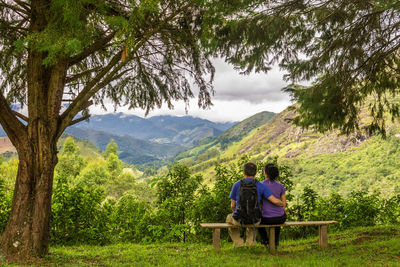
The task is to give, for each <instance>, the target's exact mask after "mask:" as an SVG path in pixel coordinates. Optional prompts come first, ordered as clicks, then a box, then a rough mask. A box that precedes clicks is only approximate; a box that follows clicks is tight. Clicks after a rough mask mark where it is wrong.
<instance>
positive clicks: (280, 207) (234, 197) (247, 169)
mask: <svg viewBox="0 0 400 267" xmlns="http://www.w3.org/2000/svg"><path fill="white" fill-rule="evenodd" d="M243 169H244V179H242V180H240V181H238V182H236V183H235V184H234V185H233V187H232V191H231V194H230V196H229V198H230V199H231V208H232V211H233V213H232V214H229V215H228V216H227V218H226V222H227V223H230V224H233V225H242V226H243V225H249V224H250V225H251V224H253V225H254V226H255V225H258V224H260V222H261V224H269V225H273V224H282V223H284V222H285V221H286V212H285V207H286V196H285V192H286V189H285V188H284V187H283V185H282V184H281V183H279V182H277V181H275V179H276V178H277V177H278V176H279V171H278V168H277V167H276V166H275V165H274V164H267V165H266V166H265V169H264V174H265V180H264V181H262V182H259V181H257V180H255V179H254V177H255V175H256V173H257V166H256V165H255V164H254V163H251V162H249V163H246V164H245V165H244V168H243ZM228 231H229V235H230V237H231V239H232V241H233V243H234V246H235V247H243V246H244V241H243V238H242V237H241V235H240V228H229V229H228ZM258 232H259V234H260V238H261V243H262V244H264V245H267V244H268V236H267V232H266V230H265V228H258ZM279 233H280V227H275V246H276V247H278V245H279ZM255 237H256V233H255V227H246V244H247V246H254V245H255V244H256V238H255Z"/></svg>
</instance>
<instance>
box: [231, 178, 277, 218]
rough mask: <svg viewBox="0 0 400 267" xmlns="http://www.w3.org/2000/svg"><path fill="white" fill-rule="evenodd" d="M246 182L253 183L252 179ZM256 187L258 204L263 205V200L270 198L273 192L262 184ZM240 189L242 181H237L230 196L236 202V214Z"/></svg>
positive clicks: (246, 179)
mask: <svg viewBox="0 0 400 267" xmlns="http://www.w3.org/2000/svg"><path fill="white" fill-rule="evenodd" d="M244 180H245V181H246V182H247V183H250V182H251V181H253V179H252V178H244ZM256 187H257V196H258V203H261V199H262V198H265V199H267V198H269V197H270V196H271V195H272V193H271V191H270V190H269V189H268V187H267V186H266V185H264V184H262V183H260V182H257V183H256ZM239 188H240V181H237V182H236V183H234V184H233V186H232V190H231V194H230V195H229V198H230V199H233V200H235V201H236V207H235V212H234V213H236V209H237V206H238V201H239Z"/></svg>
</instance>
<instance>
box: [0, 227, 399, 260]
mask: <svg viewBox="0 0 400 267" xmlns="http://www.w3.org/2000/svg"><path fill="white" fill-rule="evenodd" d="M317 240H318V237H316V236H314V237H310V238H307V239H300V240H283V241H282V242H281V245H280V247H279V250H278V251H277V252H276V253H274V254H271V253H269V252H268V251H267V250H266V249H265V247H263V246H261V245H257V246H255V247H254V248H242V249H234V248H233V247H232V243H226V242H223V243H222V250H221V251H219V252H218V251H214V250H213V249H212V245H211V234H210V243H209V244H203V243H185V244H183V243H162V244H115V245H109V246H73V247H53V248H51V250H50V253H49V255H47V256H46V257H45V258H44V259H42V260H41V261H40V263H35V265H38V264H39V265H41V266H229V265H230V266H400V226H378V227H363V228H356V229H352V230H348V231H345V232H340V233H335V234H331V235H329V247H328V248H326V249H320V248H319V247H318V243H317ZM1 266H11V265H7V264H6V263H4V262H3V263H2V264H1ZM15 266H16V265H15Z"/></svg>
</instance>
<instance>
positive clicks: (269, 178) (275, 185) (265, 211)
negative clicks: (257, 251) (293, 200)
mask: <svg viewBox="0 0 400 267" xmlns="http://www.w3.org/2000/svg"><path fill="white" fill-rule="evenodd" d="M264 175H265V180H264V181H262V183H263V184H265V185H266V186H267V187H268V188H269V190H271V192H272V195H273V196H275V197H276V198H278V199H280V200H281V201H282V202H283V207H279V206H275V205H274V204H272V203H271V202H269V201H268V200H266V199H263V205H262V218H261V224H282V223H284V222H285V221H286V211H285V208H286V195H285V193H286V189H285V187H283V185H282V184H281V183H280V182H277V181H276V180H275V179H276V178H277V177H279V170H278V167H276V166H275V165H274V164H272V163H269V164H267V165H265V168H264ZM258 232H259V234H260V237H261V243H262V244H264V245H268V243H269V241H268V236H267V232H266V230H265V228H258ZM280 232H281V228H280V227H275V247H276V248H277V247H278V245H279V234H280Z"/></svg>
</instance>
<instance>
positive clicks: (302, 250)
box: [0, 130, 400, 266]
mask: <svg viewBox="0 0 400 267" xmlns="http://www.w3.org/2000/svg"><path fill="white" fill-rule="evenodd" d="M255 132H257V130H255ZM390 147H392V148H393V147H394V145H393V144H392V145H390ZM372 149H375V148H372ZM249 160H250V158H249V157H248V156H243V157H240V158H239V159H238V160H237V161H236V162H235V163H234V164H232V163H230V164H217V165H216V166H215V169H214V171H215V178H213V180H212V183H213V184H212V186H208V185H207V184H205V183H204V182H203V177H202V175H200V174H192V173H191V171H190V169H189V167H188V166H186V165H182V164H175V165H172V166H170V167H169V169H168V170H167V172H166V173H165V174H161V175H158V176H157V178H154V179H151V180H149V179H147V180H139V179H138V178H137V177H139V176H140V175H141V173H138V172H136V173H135V170H127V169H124V168H123V164H122V162H121V161H120V160H119V159H118V146H117V145H116V143H115V142H113V141H112V142H110V143H109V144H108V146H107V148H106V151H105V152H103V153H102V154H101V155H98V156H97V157H96V158H95V157H93V156H87V157H83V156H82V155H81V152H80V149H79V147H78V146H77V145H76V144H75V142H74V140H73V139H72V138H71V137H68V138H67V139H66V140H65V142H64V146H63V148H62V151H61V153H60V155H59V162H58V165H57V167H56V172H55V186H54V192H53V199H52V217H51V232H50V234H51V239H50V242H51V244H52V246H54V247H52V248H51V253H50V254H49V255H48V256H47V257H45V258H44V259H42V260H40V264H44V265H46V264H47V265H71V264H72V265H77V266H84V265H90V264H92V265H102V266H115V265H124V264H125V265H126V264H130V265H131V264H132V263H133V265H135V264H136V265H138V266H143V265H144V266H148V265H202V266H209V265H221V264H224V265H225V264H230V263H233V262H236V263H237V262H239V265H240V264H241V265H243V266H245V265H249V264H250V265H254V264H263V265H265V263H266V262H268V263H267V264H270V265H280V266H286V265H293V264H295V265H300V266H310V265H311V266H313V265H314V266H317V265H318V266H321V265H328V266H331V265H333V266H335V265H349V266H353V265H360V264H388V265H391V264H394V263H395V262H396V261H395V260H396V259H397V258H396V257H399V256H400V255H398V254H396V253H398V251H399V250H398V248H399V244H398V241H399V239H400V228H399V225H400V194H397V195H394V196H393V197H388V196H385V197H381V196H379V195H377V194H373V193H372V194H371V193H368V192H366V191H359V190H355V191H352V192H351V193H349V194H348V195H347V196H344V195H340V194H330V195H329V196H321V195H320V192H317V191H314V190H313V189H312V188H311V187H309V186H308V187H305V188H304V189H303V190H302V192H301V193H300V194H299V195H293V194H292V192H293V188H294V187H296V183H293V181H294V180H295V179H296V177H294V176H293V170H292V168H290V167H289V166H287V165H283V164H278V162H277V160H278V159H277V158H273V159H270V160H269V161H272V162H275V164H277V165H278V167H279V169H280V174H281V175H280V178H279V179H280V182H282V183H283V184H284V186H285V187H286V188H287V189H288V195H287V199H288V207H287V214H288V220H291V221H296V220H337V221H338V222H339V224H338V225H332V226H330V227H329V229H330V232H331V233H332V235H331V236H330V247H329V248H328V249H326V250H320V249H319V248H318V247H317V242H316V240H317V237H316V234H317V227H292V228H285V229H284V230H283V231H282V234H281V237H282V239H283V242H282V243H281V249H280V250H279V252H278V254H277V255H271V254H269V253H268V252H266V251H265V248H264V247H261V246H260V245H258V246H257V247H256V248H252V249H250V250H249V249H242V250H234V249H232V245H231V244H230V243H228V241H229V238H228V234H227V231H223V232H222V234H221V238H222V242H223V246H222V248H223V249H222V251H221V252H220V253H218V252H214V251H212V249H211V245H210V243H211V233H210V230H209V229H203V228H200V227H199V223H200V222H223V221H225V218H226V215H227V214H229V213H230V212H231V211H230V206H229V198H228V196H229V193H230V190H231V188H232V185H233V183H234V182H236V181H238V180H240V179H241V178H242V166H243V164H244V163H245V162H247V161H249ZM264 164H265V162H262V161H259V162H257V165H258V167H259V172H258V174H257V179H259V180H262V179H264V177H263V174H262V172H261V169H262V166H263V165H264ZM17 166H18V162H17V160H16V159H12V160H9V161H5V160H2V161H0V168H2V169H3V170H9V171H10V172H0V173H1V174H2V176H1V177H0V178H1V179H0V227H1V228H0V229H4V227H5V223H6V221H7V218H8V213H9V211H10V207H11V197H12V190H11V189H12V188H13V184H10V183H11V181H12V179H15V175H16V170H17ZM149 172H150V171H149ZM360 226H364V227H369V228H357V227H360ZM176 242H178V243H176ZM128 243H139V244H128ZM94 245H102V247H98V246H94ZM106 245H107V246H106ZM71 246H72V247H71ZM377 248H378V250H379V256H376V254H373V255H375V257H372V256H371V257H369V256H368V257H365V256H364V253H369V252H370V251H376V249H377ZM337 255H340V257H338V256H337ZM243 257H245V259H242V258H243ZM37 264H39V263H37Z"/></svg>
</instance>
